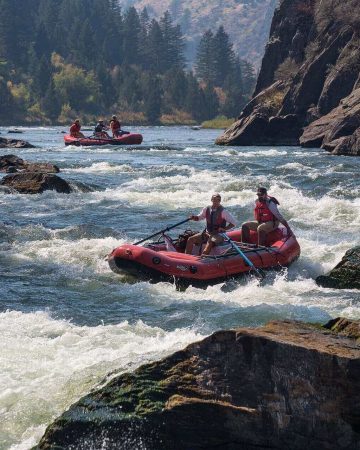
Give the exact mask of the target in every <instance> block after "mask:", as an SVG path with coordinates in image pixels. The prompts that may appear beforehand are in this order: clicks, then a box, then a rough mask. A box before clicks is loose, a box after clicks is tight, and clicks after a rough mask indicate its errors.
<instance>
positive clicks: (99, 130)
mask: <svg viewBox="0 0 360 450" xmlns="http://www.w3.org/2000/svg"><path fill="white" fill-rule="evenodd" d="M108 129H109V127H107V126H106V125H105V124H104V121H103V120H101V119H100V120H99V121H98V123H97V124H96V126H95V130H94V136H95V137H97V138H100V139H111V137H110V136H109V135H108V134H107V133H106V131H107V130H108Z"/></svg>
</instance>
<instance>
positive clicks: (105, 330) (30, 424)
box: [0, 311, 202, 450]
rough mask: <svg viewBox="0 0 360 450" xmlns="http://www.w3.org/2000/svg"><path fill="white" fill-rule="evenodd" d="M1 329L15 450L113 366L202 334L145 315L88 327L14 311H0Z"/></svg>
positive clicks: (3, 400) (5, 419) (5, 403)
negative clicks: (169, 327)
mask: <svg viewBox="0 0 360 450" xmlns="http://www.w3.org/2000/svg"><path fill="white" fill-rule="evenodd" d="M0 334H1V336H2V338H1V339H2V351H1V356H0V358H1V365H0V385H1V386H3V387H5V389H3V390H2V392H1V396H0V411H1V417H2V420H1V421H0V435H2V437H3V439H6V443H7V448H9V446H10V444H12V445H13V447H12V449H13V450H15V449H17V450H20V449H27V448H29V447H27V445H29V446H30V445H33V444H34V443H35V442H36V441H38V439H39V438H40V437H41V435H42V433H43V431H44V428H45V426H46V425H48V424H49V423H50V422H51V421H52V420H53V419H54V418H55V417H56V416H58V415H59V414H61V413H62V412H63V411H64V410H65V409H67V408H68V407H69V406H70V405H71V404H72V403H74V402H75V401H76V400H77V399H78V398H79V397H81V396H82V395H84V394H86V393H88V392H89V391H90V390H91V389H92V388H93V387H94V386H96V385H97V384H99V383H100V382H101V381H102V380H103V378H104V377H105V376H106V375H107V374H108V373H109V372H110V371H113V370H116V371H117V373H121V372H124V371H128V370H133V369H135V368H136V367H138V366H139V365H141V364H143V363H145V362H149V361H153V360H157V359H160V358H163V357H164V356H166V355H168V354H170V353H172V352H174V351H176V350H180V349H181V348H183V347H184V346H186V345H187V344H189V343H190V342H194V341H196V340H198V339H200V338H202V336H201V335H199V334H197V333H196V332H195V331H192V330H190V329H184V330H179V329H178V330H174V331H172V332H166V331H164V330H162V329H161V328H157V327H150V326H148V325H146V324H144V323H143V322H141V321H138V322H136V323H134V324H130V323H128V322H122V323H119V324H117V325H106V326H96V327H87V326H76V325H73V324H71V323H69V322H67V321H61V320H54V319H52V318H51V317H50V316H49V315H48V314H47V313H45V312H39V313H32V314H24V313H21V312H16V311H8V312H5V313H1V314H0ZM4 448H5V447H4Z"/></svg>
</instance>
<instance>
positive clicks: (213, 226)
mask: <svg viewBox="0 0 360 450" xmlns="http://www.w3.org/2000/svg"><path fill="white" fill-rule="evenodd" d="M211 203H212V204H211V205H210V206H206V207H205V208H204V209H203V210H202V211H201V213H200V214H198V215H197V216H195V215H192V216H190V217H189V218H190V219H191V220H195V221H196V222H197V221H198V220H205V219H206V229H205V230H204V231H203V232H202V233H197V234H194V236H191V237H189V239H188V241H187V243H186V249H185V253H187V254H192V249H193V246H194V245H195V244H202V243H204V242H206V245H205V248H204V251H203V252H202V255H208V254H209V253H210V251H211V249H212V248H213V247H214V246H215V245H219V244H221V243H222V242H224V238H223V237H222V236H220V234H219V233H224V232H225V231H227V230H230V229H231V228H233V227H234V226H235V225H236V221H235V219H234V218H233V216H232V215H231V214H230V213H229V212H228V211H226V210H225V208H224V207H223V206H222V205H221V204H220V203H221V195H220V194H217V193H216V194H213V195H212V197H211Z"/></svg>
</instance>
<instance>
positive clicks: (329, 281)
mask: <svg viewBox="0 0 360 450" xmlns="http://www.w3.org/2000/svg"><path fill="white" fill-rule="evenodd" d="M316 282H317V284H319V285H320V286H323V287H329V288H335V289H360V246H357V247H354V248H352V249H350V250H348V251H347V252H346V253H345V255H344V257H343V259H342V260H341V261H340V262H339V264H337V265H336V266H335V267H334V268H333V269H332V270H331V271H330V272H329V273H328V274H326V275H320V276H319V277H317V278H316Z"/></svg>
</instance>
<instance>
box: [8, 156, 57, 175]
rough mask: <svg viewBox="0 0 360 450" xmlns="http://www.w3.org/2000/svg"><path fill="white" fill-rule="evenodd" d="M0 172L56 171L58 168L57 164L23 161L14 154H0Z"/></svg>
mask: <svg viewBox="0 0 360 450" xmlns="http://www.w3.org/2000/svg"><path fill="white" fill-rule="evenodd" d="M0 172H6V173H14V172H43V173H58V172H60V169H59V168H58V166H55V165H54V164H50V163H32V162H28V161H24V160H23V159H22V158H19V157H18V156H16V155H4V156H0Z"/></svg>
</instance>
